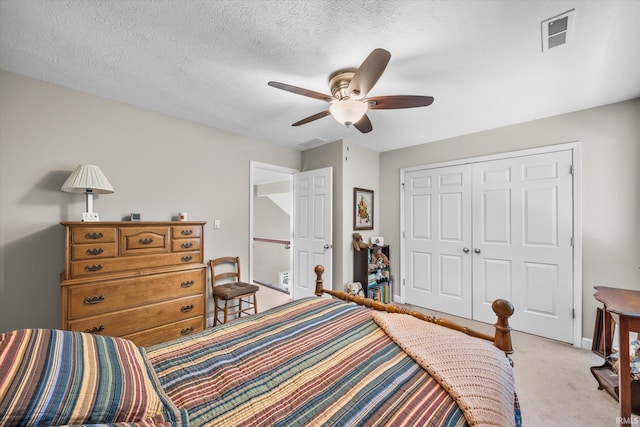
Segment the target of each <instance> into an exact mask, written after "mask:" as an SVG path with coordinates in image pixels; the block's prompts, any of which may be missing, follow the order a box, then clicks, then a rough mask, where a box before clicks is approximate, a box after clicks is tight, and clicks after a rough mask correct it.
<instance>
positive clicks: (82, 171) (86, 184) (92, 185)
mask: <svg viewBox="0 0 640 427" xmlns="http://www.w3.org/2000/svg"><path fill="white" fill-rule="evenodd" d="M61 189H62V191H66V192H67V193H85V194H86V196H87V209H86V212H83V214H82V220H83V221H99V218H98V214H97V212H93V195H94V194H109V193H113V187H112V186H111V183H110V182H109V180H108V179H107V177H106V176H105V175H104V174H103V173H102V171H101V170H100V168H99V167H98V166H94V165H78V167H76V168H75V170H74V171H73V172H72V173H71V175H70V176H69V178H67V180H66V181H65V182H64V184H62V188H61Z"/></svg>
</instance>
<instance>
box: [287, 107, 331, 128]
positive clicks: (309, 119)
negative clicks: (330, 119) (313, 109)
mask: <svg viewBox="0 0 640 427" xmlns="http://www.w3.org/2000/svg"><path fill="white" fill-rule="evenodd" d="M329 115H331V112H330V111H329V110H325V111H321V112H319V113H318V114H314V115H313V116H309V117H307V118H306V119H302V120H299V121H297V122H295V123H294V124H292V125H291V126H300V125H304V124H307V123H309V122H312V121H314V120H318V119H321V118H323V117H326V116H329Z"/></svg>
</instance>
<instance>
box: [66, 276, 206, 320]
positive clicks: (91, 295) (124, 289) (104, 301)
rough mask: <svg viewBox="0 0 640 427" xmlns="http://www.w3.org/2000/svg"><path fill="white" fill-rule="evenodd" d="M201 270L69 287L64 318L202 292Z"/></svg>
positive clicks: (203, 278) (203, 282) (203, 283)
mask: <svg viewBox="0 0 640 427" xmlns="http://www.w3.org/2000/svg"><path fill="white" fill-rule="evenodd" d="M205 286H206V285H205V270H203V269H198V270H190V271H184V272H177V273H167V274H156V275H151V276H143V277H137V278H131V279H121V280H111V281H104V282H93V283H91V284H82V285H74V286H70V287H69V289H68V291H67V292H69V299H68V301H69V305H68V313H67V314H68V318H69V319H77V318H79V317H86V316H95V315H97V314H102V313H106V312H110V311H117V310H122V309H125V308H131V307H137V306H140V305H146V304H151V303H156V302H160V301H167V300H172V299H176V298H182V297H185V296H190V295H201V294H204V293H205Z"/></svg>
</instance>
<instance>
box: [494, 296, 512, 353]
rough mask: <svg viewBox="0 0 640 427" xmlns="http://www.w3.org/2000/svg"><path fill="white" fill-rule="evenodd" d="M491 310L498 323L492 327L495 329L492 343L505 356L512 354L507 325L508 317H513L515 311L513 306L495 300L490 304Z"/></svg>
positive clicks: (505, 301)
mask: <svg viewBox="0 0 640 427" xmlns="http://www.w3.org/2000/svg"><path fill="white" fill-rule="evenodd" d="M491 309H492V310H493V312H494V313H495V314H496V316H498V321H497V322H496V323H495V324H494V325H493V327H494V328H496V332H495V336H494V339H493V343H494V344H495V346H496V347H498V348H499V349H500V350H502V351H504V352H505V354H507V355H509V354H513V345H512V344H511V326H510V325H509V317H511V316H512V315H513V312H514V311H515V309H514V308H513V304H511V302H509V301H507V300H506V299H497V300H495V301H494V302H493V304H491Z"/></svg>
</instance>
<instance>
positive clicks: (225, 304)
mask: <svg viewBox="0 0 640 427" xmlns="http://www.w3.org/2000/svg"><path fill="white" fill-rule="evenodd" d="M228 315H229V300H228V299H226V300H224V323H225V324H226V323H227V316H228Z"/></svg>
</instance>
